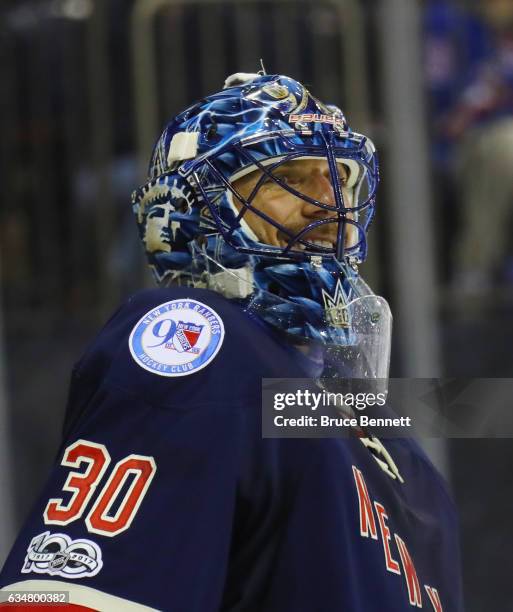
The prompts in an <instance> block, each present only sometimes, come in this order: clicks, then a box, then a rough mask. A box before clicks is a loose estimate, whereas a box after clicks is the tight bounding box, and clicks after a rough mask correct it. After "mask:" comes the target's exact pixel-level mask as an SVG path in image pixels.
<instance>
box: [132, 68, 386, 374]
mask: <svg viewBox="0 0 513 612" xmlns="http://www.w3.org/2000/svg"><path fill="white" fill-rule="evenodd" d="M291 172H292V174H293V175H294V176H293V177H292V179H291V178H290V174H291ZM308 173H309V174H311V175H312V176H315V179H312V180H315V181H319V182H323V184H324V186H323V187H322V189H321V188H315V189H312V188H311V187H309V186H308V185H307V183H308V181H307V179H306V178H305V179H304V180H303V178H302V177H303V175H305V176H306V175H307V174H308ZM294 177H295V178H294ZM378 181H379V173H378V162H377V156H376V151H375V148H374V145H373V144H372V142H371V141H370V140H369V139H368V138H367V137H366V136H363V135H362V134H358V133H355V132H353V131H351V129H350V128H349V126H348V124H347V121H346V118H345V116H344V114H343V113H342V111H341V110H340V109H339V108H337V107H336V106H333V105H326V104H323V103H322V102H320V101H319V100H318V99H317V98H315V97H314V96H312V95H311V94H310V92H309V91H308V90H307V89H306V88H305V87H304V86H303V85H302V84H301V83H299V82H297V81H295V80H293V79H291V78H289V77H286V76H279V75H261V74H242V73H239V74H236V75H233V76H232V77H230V78H228V79H227V81H226V83H225V88H224V89H223V90H222V91H221V92H219V93H216V94H213V95H210V96H208V97H206V98H204V99H202V100H201V101H199V102H198V103H197V104H194V105H193V106H191V107H190V108H188V109H187V110H185V111H184V112H182V113H181V114H179V115H178V116H177V117H176V118H175V119H174V120H173V121H171V122H170V123H169V124H168V125H167V126H166V127H165V129H164V131H163V133H162V135H161V136H160V138H159V140H158V141H157V143H156V145H155V148H154V151H153V155H152V159H151V162H150V168H149V177H148V183H147V184H146V185H144V186H143V187H141V188H140V189H138V190H137V191H135V192H134V194H133V197H132V203H133V209H134V213H135V215H136V219H137V223H138V227H139V231H140V236H141V239H142V241H143V243H144V246H145V250H146V254H147V257H148V261H149V264H150V267H151V269H152V271H153V274H154V276H155V278H156V280H157V282H158V283H159V284H161V285H162V284H168V283H175V284H182V285H188V286H194V287H202V288H209V289H212V290H214V291H217V292H219V293H222V294H223V295H225V296H226V297H227V298H229V299H236V300H240V301H241V302H242V303H243V304H244V306H245V307H246V308H247V310H248V311H249V312H251V313H253V314H256V315H258V317H259V318H261V319H262V320H264V321H265V322H267V323H268V324H270V325H272V326H274V327H275V328H279V329H280V330H282V331H283V332H286V333H287V334H289V335H292V336H294V338H295V339H296V340H297V342H305V343H309V342H310V343H314V344H317V345H320V346H323V347H329V348H330V350H331V349H333V350H334V351H335V352H336V351H339V350H341V348H342V347H343V349H344V350H345V351H346V353H347V351H348V350H349V351H350V352H353V353H354V360H352V361H355V362H356V361H358V363H359V366H358V367H359V368H360V369H362V368H363V370H365V369H367V370H368V371H362V372H361V375H362V376H364V377H367V376H373V377H374V376H376V377H386V375H387V372H388V355H389V348H388V347H389V340H390V311H389V309H388V305H387V304H386V302H385V301H384V300H382V298H379V297H377V296H375V295H374V294H373V293H372V292H371V291H370V289H369V288H368V286H367V285H366V284H365V283H364V282H363V280H362V279H361V277H360V276H359V274H358V269H357V266H358V264H359V263H360V262H362V261H363V260H364V259H365V257H366V254H367V230H368V228H369V225H370V223H371V221H372V218H373V215H374V206H375V194H376V188H377V185H378ZM326 183H327V184H328V185H329V188H326ZM271 198H272V199H273V201H274V203H275V206H276V205H278V206H279V205H280V202H283V203H284V204H283V206H285V207H289V208H287V210H291V211H292V212H294V213H295V211H296V209H295V208H294V206H297V207H303V208H304V209H306V208H305V207H307V208H308V213H301V214H300V213H299V212H298V214H290V215H288V214H286V211H285V209H281V210H280V209H278V211H277V212H276V208H274V209H273V208H272V207H270V206H268V205H267V204H266V203H268V202H269V201H270V199H271ZM276 203H277V204H276ZM290 207H292V208H290ZM297 211H299V208H298V209H297ZM363 338H367V340H366V342H368V343H369V342H370V344H372V349H370V344H369V347H368V349H363V352H362V349H361V347H362V339H363ZM357 347H359V348H357ZM376 351H379V352H380V355H379V357H378V356H377V355H376ZM377 361H379V364H378V362H377ZM351 368H352V374H353V376H355V375H356V376H358V375H359V374H358V373H355V369H354V368H355V364H353V365H352V366H351Z"/></svg>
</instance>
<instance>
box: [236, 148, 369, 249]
mask: <svg viewBox="0 0 513 612" xmlns="http://www.w3.org/2000/svg"><path fill="white" fill-rule="evenodd" d="M337 166H338V174H339V181H340V184H341V187H342V194H343V199H344V207H346V208H350V207H351V206H352V191H351V190H350V189H349V188H347V186H346V185H347V183H348V179H349V176H348V168H347V166H345V165H344V164H342V163H338V164H337ZM262 174H263V173H262V171H260V170H256V171H255V172H252V173H251V174H249V175H247V176H244V177H242V178H240V179H238V180H236V181H234V187H235V189H236V190H237V191H238V193H240V195H241V196H242V197H243V198H244V199H245V200H248V199H250V200H251V206H252V208H254V209H256V210H255V211H253V210H246V211H245V213H244V216H243V219H244V221H246V223H247V224H248V225H249V227H250V228H251V230H253V232H254V233H255V235H256V236H257V238H258V240H259V241H260V242H263V243H265V244H269V245H272V246H277V247H281V248H283V247H286V246H287V245H288V244H291V243H292V248H293V249H295V250H297V249H299V250H304V249H305V248H308V246H305V245H304V244H301V243H299V242H295V238H296V237H297V239H301V240H303V241H306V242H308V243H310V244H313V245H315V246H316V247H322V248H323V249H330V250H331V249H334V248H335V245H336V241H337V231H338V227H339V219H340V215H339V212H338V210H337V207H336V203H335V193H334V188H333V182H332V177H331V173H330V169H329V166H328V162H327V161H326V160H322V159H304V160H293V161H289V162H287V163H285V164H283V165H281V166H279V167H278V168H276V169H275V170H273V172H272V174H273V176H274V177H276V178H277V179H279V180H280V181H281V182H282V183H284V184H286V185H287V186H288V187H290V188H292V189H293V190H295V191H296V192H298V193H300V194H302V195H305V196H307V197H308V198H310V199H312V200H316V201H318V202H319V203H321V204H323V205H327V207H326V208H322V207H320V206H319V205H317V204H314V203H313V202H311V201H308V200H306V199H303V198H301V197H300V196H299V195H296V194H294V193H291V192H290V191H288V190H287V189H284V188H283V187H282V186H281V185H280V184H279V183H278V182H276V181H274V180H273V179H272V178H270V177H265V178H263V180H262V182H261V184H260V187H259V188H258V191H257V192H256V194H255V195H253V199H251V196H252V193H253V191H254V189H255V187H256V186H257V185H258V183H259V181H260V179H261V177H262ZM234 201H235V203H236V205H237V208H238V209H239V210H240V209H241V208H242V204H241V203H240V202H238V201H237V199H235V198H234ZM259 212H260V213H262V214H263V215H265V216H267V217H269V218H270V219H272V220H273V221H275V222H276V223H277V225H279V226H280V227H277V226H275V225H273V224H272V223H269V221H267V220H266V219H265V218H264V217H263V216H260V215H259V214H258V213H259ZM345 218H347V219H350V218H351V213H346V214H345ZM318 221H322V222H323V223H320V224H319V223H316V222H318ZM312 224H314V225H313V226H312V227H311V229H309V230H308V231H307V232H305V233H302V231H303V230H304V229H305V228H307V227H308V226H310V225H312ZM356 233H357V232H356V230H355V228H354V226H352V225H350V224H348V225H346V228H345V239H344V243H345V247H346V248H347V247H348V246H352V244H353V240H354V239H355V236H354V235H353V234H356Z"/></svg>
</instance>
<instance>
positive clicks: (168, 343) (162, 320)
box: [128, 299, 224, 376]
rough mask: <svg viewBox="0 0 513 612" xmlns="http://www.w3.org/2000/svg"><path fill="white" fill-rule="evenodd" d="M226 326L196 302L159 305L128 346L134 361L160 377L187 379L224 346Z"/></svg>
mask: <svg viewBox="0 0 513 612" xmlns="http://www.w3.org/2000/svg"><path fill="white" fill-rule="evenodd" d="M223 339H224V325H223V321H222V320H221V317H220V316H219V315H218V314H217V313H216V312H215V311H214V310H212V308H210V307H208V306H205V304H202V303H201V302H197V301H196V300H187V299H181V300H172V301H171V302H165V303H164V304H160V306H156V307H155V308H153V309H152V310H150V311H149V312H147V313H146V314H145V315H144V317H142V318H141V319H140V320H139V321H138V323H137V324H136V325H135V327H134V329H133V330H132V333H131V334H130V338H129V340H128V346H129V348H130V352H131V354H132V357H133V358H134V360H135V361H136V362H137V363H138V364H139V365H140V366H141V367H142V368H144V369H145V370H148V371H149V372H153V373H154V374H158V375H160V376H186V375H188V374H192V373H194V372H197V371H198V370H201V369H202V368H204V367H205V366H207V365H208V364H209V363H210V362H211V361H212V359H214V357H215V356H216V355H217V353H218V352H219V349H220V348H221V346H222V344H223Z"/></svg>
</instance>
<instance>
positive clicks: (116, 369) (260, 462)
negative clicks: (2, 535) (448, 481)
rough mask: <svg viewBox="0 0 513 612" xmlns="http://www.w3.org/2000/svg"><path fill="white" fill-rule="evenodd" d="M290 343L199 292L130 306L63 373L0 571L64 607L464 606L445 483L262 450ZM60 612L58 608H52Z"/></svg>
mask: <svg viewBox="0 0 513 612" xmlns="http://www.w3.org/2000/svg"><path fill="white" fill-rule="evenodd" d="M308 375H309V372H308V367H307V362H306V361H305V359H304V357H303V356H302V355H301V354H300V352H299V351H297V350H296V349H295V348H294V347H292V346H289V345H287V343H286V342H284V340H283V338H281V337H279V336H277V335H275V334H274V333H273V332H272V331H271V330H270V329H268V328H266V327H264V326H263V325H262V323H261V322H259V321H258V320H255V319H253V318H251V317H250V316H248V314H247V313H245V312H244V311H243V310H242V309H241V308H240V306H238V305H237V304H234V303H232V302H230V301H228V300H226V299H225V298H223V297H222V296H220V295H218V294H216V293H212V292H210V291H207V290H200V289H186V288H170V289H156V290H149V291H144V292H141V293H139V294H137V295H135V296H134V297H133V298H131V299H130V300H129V301H128V302H127V303H126V304H125V305H124V306H122V307H121V308H120V309H119V310H118V311H117V313H116V314H115V315H114V316H113V317H112V318H111V319H110V321H109V322H108V323H107V324H106V326H105V327H104V328H103V330H102V331H101V332H100V334H99V335H98V337H97V338H96V340H95V341H94V342H93V343H92V345H91V346H90V348H89V349H88V350H87V351H86V353H85V355H84V356H83V358H82V359H81V360H80V361H79V363H78V364H77V365H76V367H75V368H74V370H73V374H72V380H71V388H70V395H69V404H68V409H67V414H66V421H65V426H64V435H63V442H62V447H61V449H60V450H59V453H58V456H57V459H56V463H55V466H54V468H53V470H52V472H51V474H50V476H49V478H48V481H47V483H46V486H45V487H44V489H43V491H42V493H41V496H40V497H39V499H38V501H37V502H36V504H35V506H34V508H33V510H32V512H31V514H30V516H29V518H28V520H27V521H26V523H25V525H24V527H23V529H22V531H21V533H20V535H19V537H18V538H17V541H16V543H15V545H14V547H13V550H12V551H11V554H10V556H9V557H8V559H7V561H6V563H5V566H4V568H3V570H2V572H1V574H0V587H2V589H3V591H2V593H3V595H4V598H5V591H8V590H15V591H48V590H51V591H66V592H68V593H69V600H70V604H69V606H68V609H81V608H80V606H83V608H84V609H93V610H109V611H110V610H148V609H156V610H166V611H169V612H214V611H215V612H218V611H223V612H289V611H290V612H401V611H403V610H404V611H406V610H411V609H413V608H419V609H423V610H434V611H435V612H441V611H442V610H443V611H444V612H459V611H461V610H463V607H462V597H461V581H460V559H459V550H458V525H457V520H456V515H455V509H454V507H453V503H452V501H451V499H450V496H449V494H448V492H447V489H446V485H445V483H444V482H443V480H442V479H441V478H440V476H439V475H438V473H437V472H436V471H435V469H434V468H433V466H432V465H431V463H430V462H429V460H428V459H427V458H426V456H425V455H424V454H423V452H422V451H421V450H420V448H419V447H418V446H417V445H416V444H415V443H414V442H413V441H411V440H407V439H401V440H400V439H394V440H386V441H384V442H383V444H384V446H385V447H386V449H387V451H388V453H390V455H391V456H392V458H393V460H394V462H395V464H396V465H397V467H398V469H399V472H400V476H401V478H397V477H396V478H394V477H392V475H391V474H390V473H387V471H386V470H384V469H383V468H382V466H381V465H380V463H379V462H378V461H377V460H376V457H375V455H374V454H373V453H372V452H371V449H370V448H368V447H367V446H366V445H365V444H364V443H363V442H362V439H361V438H359V437H358V436H356V435H355V437H354V438H350V439H263V438H262V434H261V380H262V378H278V377H279V378H305V377H308ZM61 609H66V608H61Z"/></svg>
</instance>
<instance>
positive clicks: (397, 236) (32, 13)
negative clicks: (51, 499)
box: [0, 0, 513, 612]
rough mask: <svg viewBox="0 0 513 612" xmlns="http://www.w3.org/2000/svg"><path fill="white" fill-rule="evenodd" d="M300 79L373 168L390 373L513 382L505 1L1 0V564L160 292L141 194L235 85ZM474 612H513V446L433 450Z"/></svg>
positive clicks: (448, 445)
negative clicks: (178, 131) (123, 322)
mask: <svg viewBox="0 0 513 612" xmlns="http://www.w3.org/2000/svg"><path fill="white" fill-rule="evenodd" d="M260 58H262V59H263V61H264V63H265V66H266V69H267V72H268V73H282V74H287V75H290V76H292V77H295V78H297V79H298V80H300V81H302V82H303V83H305V84H306V85H307V87H308V88H309V89H310V90H311V91H312V92H313V93H314V94H315V95H316V96H318V97H320V98H321V99H322V100H324V101H328V102H334V103H337V104H338V105H340V106H341V107H342V108H343V109H344V110H345V111H346V114H347V116H348V117H349V121H350V124H351V126H352V128H353V129H354V130H356V131H360V132H364V133H367V134H369V135H370V136H371V137H372V138H373V140H374V142H375V143H376V144H377V146H378V150H379V151H380V154H381V166H382V167H381V176H382V185H381V189H380V194H379V197H378V209H377V220H376V222H375V223H374V226H373V228H372V230H371V251H370V252H371V256H370V259H369V261H368V262H367V263H366V264H364V266H362V273H363V274H364V275H365V276H366V277H367V278H368V280H369V281H370V284H371V285H372V286H373V287H374V289H375V291H376V292H377V293H381V294H382V295H384V296H385V297H386V298H387V299H388V301H389V302H390V304H391V307H392V312H393V313H394V317H395V329H394V345H393V346H394V351H393V359H392V367H391V374H392V375H393V376H397V377H400V376H417V377H436V376H446V377H511V376H512V372H513V351H512V346H513V323H512V313H513V239H512V237H513V233H512V232H511V229H512V227H513V215H512V208H513V2H512V0H466V1H464V0H461V1H459V0H425V1H424V2H421V1H420V0H311V1H302V0H273V1H272V2H270V1H265V0H181V1H180V0H102V1H101V2H100V0H1V1H0V75H1V81H0V82H1V85H0V179H1V200H0V283H1V307H0V315H1V318H0V328H1V332H0V344H1V348H0V487H1V494H0V564H1V563H2V562H3V559H4V558H5V556H6V555H7V552H8V550H9V547H10V545H11V543H12V541H13V539H14V536H15V533H16V531H17V530H18V529H19V527H20V525H21V523H22V522H23V520H24V518H25V516H26V514H27V513H28V510H29V508H30V505H31V504H32V502H33V501H34V499H35V496H36V495H37V493H38V491H39V489H40V487H41V484H42V482H43V480H44V478H45V476H46V474H47V472H48V469H49V465H50V464H51V462H52V461H53V459H54V454H55V452H56V450H57V447H58V443H59V438H60V428H61V422H62V418H63V412H64V408H65V403H66V393H67V385H68V378H69V373H70V370H71V367H72V365H73V363H74V362H75V361H76V360H77V359H78V358H79V356H80V355H81V353H82V351H83V349H84V347H85V346H86V345H87V342H88V341H89V340H90V339H91V338H92V336H93V335H94V334H95V333H96V331H97V330H98V328H99V326H100V325H101V324H102V323H103V322H104V321H105V320H106V319H107V318H108V316H109V314H110V313H111V312H112V311H113V310H114V309H115V308H116V307H117V306H118V305H119V303H120V302H121V301H122V300H125V299H126V298H127V296H128V295H130V293H131V292H134V291H136V290H137V289H139V288H141V287H142V286H148V285H150V284H151V280H150V279H149V276H148V275H147V273H146V271H145V263H144V260H143V252H142V248H141V247H140V245H139V240H138V236H137V232H136V227H135V223H134V221H133V219H132V212H131V208H130V193H131V191H132V189H133V188H134V187H136V186H138V185H139V184H142V183H143V182H144V178H145V166H146V163H147V161H148V159H149V155H150V151H151V148H152V145H153V143H154V141H155V140H156V138H157V136H158V135H159V133H160V130H161V128H162V126H163V124H164V122H165V121H166V119H167V118H170V117H171V116H172V115H173V114H174V113H176V112H178V111H180V110H183V109H184V108H185V107H186V106H187V105H189V104H190V103H191V102H193V101H195V100H196V99H198V98H200V97H202V96H203V95H205V94H207V93H212V92H215V91H218V90H219V89H220V88H221V86H222V84H223V82H224V79H225V78H226V76H227V75H228V74H231V73H233V72H238V71H246V72H256V71H257V70H258V69H259V68H260ZM428 450H429V452H430V453H431V455H432V457H433V459H434V461H435V462H436V463H437V464H438V465H439V467H440V468H441V469H442V470H443V471H444V473H445V475H446V477H447V479H448V480H449V482H450V485H451V487H452V489H453V491H454V495H455V497H456V500H457V503H458V505H459V508H460V514H461V529H462V542H463V551H462V552H463V562H464V568H463V569H464V582H465V584H464V587H465V596H466V604H467V610H468V611H470V612H485V611H486V612H488V611H489V610H500V611H503V610H504V611H505V610H513V585H512V582H511V579H510V575H509V571H510V564H511V559H512V555H511V550H513V529H512V527H511V523H510V521H509V520H508V519H509V516H508V515H509V509H510V507H509V505H510V503H511V502H512V499H513V494H512V490H513V489H512V487H511V485H512V484H513V482H512V481H513V469H512V466H513V444H512V443H511V441H510V440H507V439H493V440H491V439H488V440H450V441H431V442H430V443H429V444H428Z"/></svg>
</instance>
